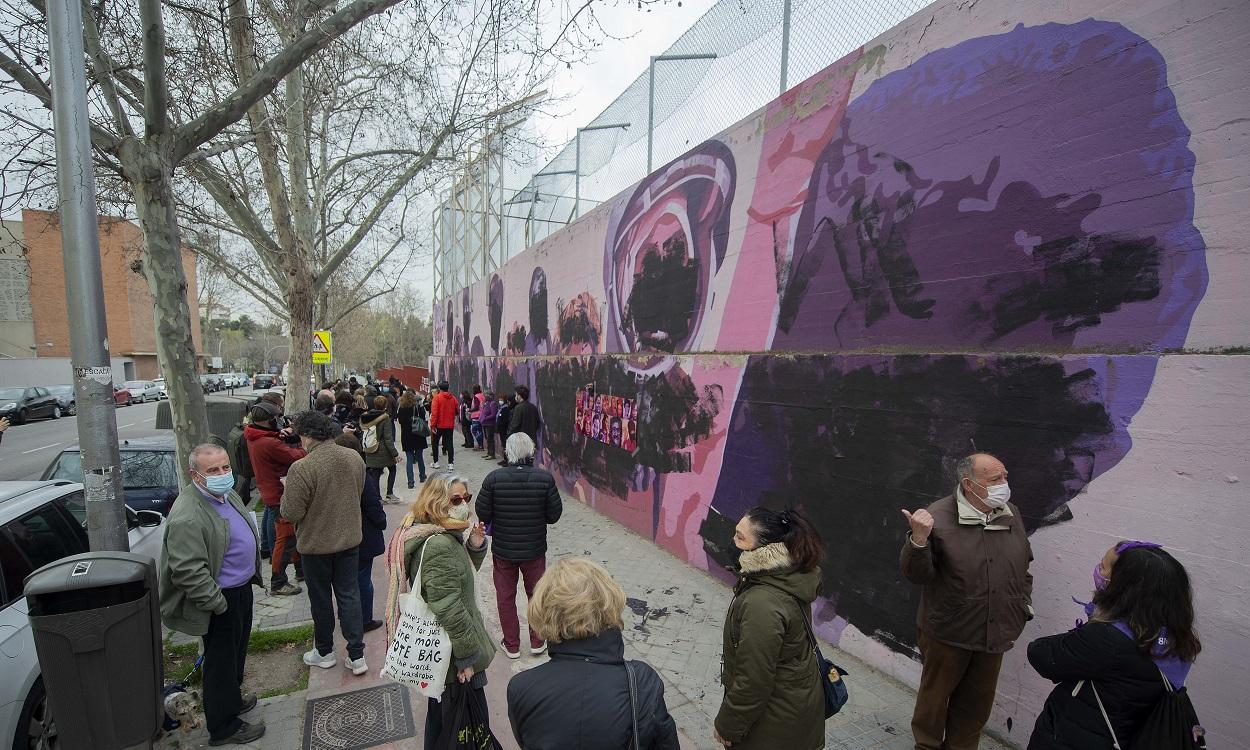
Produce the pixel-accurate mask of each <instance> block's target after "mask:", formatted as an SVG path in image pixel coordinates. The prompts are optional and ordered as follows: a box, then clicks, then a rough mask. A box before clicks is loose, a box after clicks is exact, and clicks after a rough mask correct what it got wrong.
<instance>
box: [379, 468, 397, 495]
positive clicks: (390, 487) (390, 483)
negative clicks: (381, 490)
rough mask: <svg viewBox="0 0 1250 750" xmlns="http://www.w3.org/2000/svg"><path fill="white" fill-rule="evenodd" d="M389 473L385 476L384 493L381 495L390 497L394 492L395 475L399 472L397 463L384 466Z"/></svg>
mask: <svg viewBox="0 0 1250 750" xmlns="http://www.w3.org/2000/svg"><path fill="white" fill-rule="evenodd" d="M386 471H388V472H389V473H388V474H387V476H386V494H385V495H383V497H390V496H391V495H394V494H395V477H396V476H397V475H398V474H399V464H391V465H390V466H388V467H386Z"/></svg>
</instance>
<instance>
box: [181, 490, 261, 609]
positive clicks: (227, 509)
mask: <svg viewBox="0 0 1250 750" xmlns="http://www.w3.org/2000/svg"><path fill="white" fill-rule="evenodd" d="M195 488H196V489H197V490H199V491H200V494H201V495H203V496H204V502H206V503H208V505H209V507H210V508H212V509H213V510H215V511H217V515H219V516H221V517H222V518H223V519H225V521H226V523H228V524H230V543H229V544H228V545H226V556H225V558H223V559H222V561H221V572H220V573H218V574H217V585H218V586H220V587H222V588H223V589H232V588H235V587H236V586H243V585H245V584H247V582H248V581H250V580H252V576H253V575H254V574H255V573H256V535H255V534H254V533H252V527H251V525H249V524H248V522H247V521H246V520H245V519H244V518H243V516H241V515H239V511H237V510H235V509H234V506H233V505H231V504H230V503H228V502H226V501H225V500H223V499H220V498H216V497H213V495H212V494H211V493H209V492H208V491H206V490H205V489H204V488H203V487H201V486H200V485H198V484H197V485H195Z"/></svg>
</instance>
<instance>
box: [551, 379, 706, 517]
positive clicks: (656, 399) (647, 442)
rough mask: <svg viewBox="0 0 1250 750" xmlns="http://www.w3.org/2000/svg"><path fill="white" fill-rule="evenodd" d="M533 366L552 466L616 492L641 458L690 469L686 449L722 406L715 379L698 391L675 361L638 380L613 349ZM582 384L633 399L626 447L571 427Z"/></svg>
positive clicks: (657, 465)
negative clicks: (632, 428) (631, 434)
mask: <svg viewBox="0 0 1250 750" xmlns="http://www.w3.org/2000/svg"><path fill="white" fill-rule="evenodd" d="M534 367H535V368H536V370H537V378H536V382H537V388H536V390H537V392H538V394H539V399H540V404H541V407H542V412H543V422H544V424H545V425H546V426H545V427H544V429H543V446H544V448H545V449H546V450H547V451H548V453H549V455H550V457H551V461H552V463H553V464H554V466H555V468H557V469H558V470H559V471H560V472H562V473H564V474H565V475H566V476H575V475H578V474H580V475H581V476H583V477H584V478H585V479H586V481H587V482H588V483H589V484H590V485H591V486H592V487H595V488H597V489H600V490H604V491H607V492H611V493H612V494H614V495H617V496H620V497H623V496H624V495H625V494H626V492H627V490H628V488H629V480H630V478H631V477H632V476H633V475H634V472H635V470H636V468H637V466H639V465H641V466H648V467H651V468H653V469H655V470H656V471H657V472H659V473H661V474H665V473H673V472H686V471H690V468H691V461H690V455H689V453H688V449H690V448H691V447H693V446H694V445H695V443H697V442H698V441H700V440H702V439H704V438H706V437H707V436H708V435H710V434H711V432H712V423H713V421H714V420H715V418H716V415H717V414H719V413H720V410H721V409H722V408H723V394H722V392H721V389H720V388H719V386H708V387H705V388H703V389H702V391H700V390H699V389H698V388H697V387H696V386H695V384H694V382H693V381H692V380H691V379H690V377H689V376H688V375H686V373H685V372H683V371H681V370H680V369H677V368H673V369H671V370H669V371H668V372H665V373H662V374H659V375H651V376H647V377H646V378H644V379H642V380H641V381H638V380H637V379H636V376H635V374H634V373H633V372H631V371H629V370H628V369H627V368H626V366H625V363H624V361H623V360H620V359H618V358H615V357H578V358H566V359H562V360H560V361H556V362H538V363H535V364H534ZM587 384H593V386H594V391H595V393H597V394H610V395H615V396H625V397H626V398H633V399H635V401H636V406H637V410H638V415H637V419H638V434H637V449H636V450H635V451H634V452H633V453H632V454H631V453H630V452H629V451H626V450H623V449H621V448H618V447H616V446H611V445H606V444H603V443H599V442H597V441H594V440H588V439H587V438H586V437H585V436H582V435H578V434H577V433H576V432H575V431H574V429H573V418H574V414H575V412H576V408H577V391H578V389H580V388H584V387H585V386H586V385H587Z"/></svg>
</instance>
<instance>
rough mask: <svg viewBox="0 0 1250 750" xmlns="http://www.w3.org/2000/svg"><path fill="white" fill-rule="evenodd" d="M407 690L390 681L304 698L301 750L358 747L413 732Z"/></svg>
mask: <svg viewBox="0 0 1250 750" xmlns="http://www.w3.org/2000/svg"><path fill="white" fill-rule="evenodd" d="M416 732H417V728H416V723H415V722H414V721H413V718H412V707H411V706H410V705H409V703H408V690H407V689H406V688H404V686H403V685H399V684H396V683H391V684H389V685H379V686H377V687H371V688H365V689H364V690H354V691H352V692H350V693H339V694H338V695H327V696H324V697H322V698H313V699H311V700H309V701H308V705H307V707H306V709H305V711H304V748H305V750H361V749H362V748H366V747H374V746H375V745H381V744H383V743H385V742H392V741H394V740H401V739H404V738H405V737H412V736H413V735H414V734H416Z"/></svg>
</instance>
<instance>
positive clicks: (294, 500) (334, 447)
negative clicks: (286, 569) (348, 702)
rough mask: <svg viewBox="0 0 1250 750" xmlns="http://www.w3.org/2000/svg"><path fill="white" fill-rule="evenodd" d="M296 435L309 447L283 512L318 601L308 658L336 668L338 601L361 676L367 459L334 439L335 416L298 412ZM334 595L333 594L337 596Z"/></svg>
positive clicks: (291, 475) (289, 481) (352, 661)
mask: <svg viewBox="0 0 1250 750" xmlns="http://www.w3.org/2000/svg"><path fill="white" fill-rule="evenodd" d="M294 429H295V434H296V435H299V439H300V443H301V444H302V445H303V446H304V451H305V452H306V453H307V455H305V456H304V457H303V458H301V459H300V460H298V461H296V462H295V463H293V464H291V469H290V471H288V472H287V475H286V488H285V490H284V491H283V493H282V505H281V508H282V516H283V518H286V519H287V520H288V521H290V522H291V523H293V524H295V531H296V534H295V538H296V547H297V548H298V549H299V553H300V555H301V556H302V557H303V559H304V585H306V586H307V587H308V601H309V604H311V605H312V618H313V647H312V649H311V650H309V651H308V652H306V653H305V654H304V663H305V664H307V665H309V666H313V667H321V668H322V669H330V668H331V667H333V666H334V665H335V664H337V663H338V657H337V656H335V654H334V602H336V601H337V602H338V608H339V627H340V628H341V629H342V631H343V639H344V640H345V641H347V662H346V666H347V668H348V669H350V670H351V672H352V674H355V675H362V674H365V672H367V671H368V670H369V668H368V666H366V665H365V632H364V617H363V614H362V612H361V609H360V584H359V578H358V576H359V572H360V571H359V569H358V568H359V566H358V564H357V561H358V557H359V547H360V540H361V537H362V534H361V527H360V495H361V493H362V492H363V491H364V488H365V462H364V461H363V460H362V459H361V458H360V454H359V453H357V452H356V451H354V450H352V449H351V448H345V447H343V446H341V445H338V444H336V443H335V442H334V437H335V435H337V434H338V433H337V432H336V431H335V429H334V423H332V422H331V421H330V418H329V417H327V416H326V415H324V414H322V413H321V412H319V411H311V410H310V411H305V412H300V414H299V415H298V416H297V417H296V418H295V425H294ZM331 594H333V599H331Z"/></svg>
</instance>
